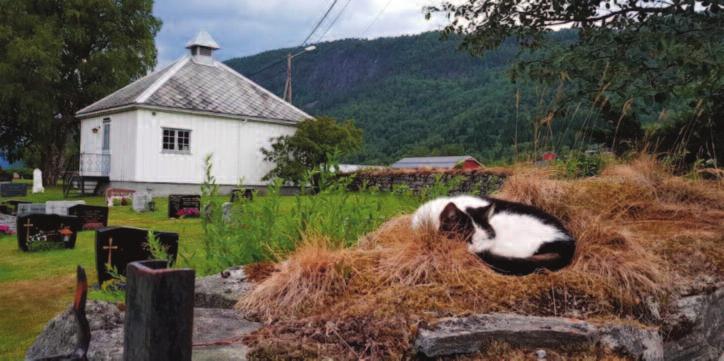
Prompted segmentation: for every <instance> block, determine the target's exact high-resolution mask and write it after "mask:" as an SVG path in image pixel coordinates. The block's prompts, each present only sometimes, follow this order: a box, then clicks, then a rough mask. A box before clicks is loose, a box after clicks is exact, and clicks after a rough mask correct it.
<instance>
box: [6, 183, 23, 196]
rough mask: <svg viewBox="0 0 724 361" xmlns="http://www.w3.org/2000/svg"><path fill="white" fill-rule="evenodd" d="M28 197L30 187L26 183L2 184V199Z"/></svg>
mask: <svg viewBox="0 0 724 361" xmlns="http://www.w3.org/2000/svg"><path fill="white" fill-rule="evenodd" d="M26 195H28V185H27V184H24V183H0V197H24V196H26Z"/></svg>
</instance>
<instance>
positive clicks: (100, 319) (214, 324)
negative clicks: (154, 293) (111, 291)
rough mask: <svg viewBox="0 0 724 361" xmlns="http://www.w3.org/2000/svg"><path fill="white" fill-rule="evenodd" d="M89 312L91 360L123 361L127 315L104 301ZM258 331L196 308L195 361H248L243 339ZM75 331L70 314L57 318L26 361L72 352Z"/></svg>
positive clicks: (236, 318) (230, 315) (227, 313)
mask: <svg viewBox="0 0 724 361" xmlns="http://www.w3.org/2000/svg"><path fill="white" fill-rule="evenodd" d="M86 312H87V317H88V321H89V323H90V329H91V343H90V347H89V349H88V360H89V361H121V360H123V322H124V318H125V312H123V311H121V310H119V309H118V307H117V306H116V305H115V304H112V303H108V302H102V301H89V302H88V304H87V306H86ZM259 327H261V324H259V323H256V322H250V321H247V320H245V319H243V318H242V317H241V316H240V315H239V314H238V313H237V312H236V311H234V310H226V309H205V308H196V309H194V335H193V343H194V348H193V354H192V359H193V360H195V361H202V360H242V361H243V360H246V353H247V351H248V350H247V348H246V346H244V345H243V344H242V343H241V339H242V337H244V336H245V335H247V334H249V333H251V332H253V331H255V330H257V329H258V328H259ZM76 328H77V327H76V323H75V318H74V317H73V315H72V313H70V312H69V311H66V312H63V313H61V314H60V315H58V316H56V317H55V318H54V319H52V320H51V321H50V322H48V324H47V325H46V326H45V329H44V330H43V332H42V333H41V334H40V335H39V336H38V337H37V338H36V339H35V342H34V343H33V345H32V346H31V347H30V349H28V352H27V353H26V355H25V358H26V360H32V359H35V358H38V357H44V356H50V355H56V354H60V353H67V352H70V351H72V350H73V349H74V347H75V337H76V333H77V330H76Z"/></svg>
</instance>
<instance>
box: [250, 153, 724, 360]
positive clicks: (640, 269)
mask: <svg viewBox="0 0 724 361" xmlns="http://www.w3.org/2000/svg"><path fill="white" fill-rule="evenodd" d="M496 196H498V197H500V198H503V199H507V200H513V201H519V202H523V203H528V204H533V205H535V206H538V207H540V208H542V209H544V210H546V211H548V212H550V213H552V214H554V215H556V216H558V217H559V218H560V219H561V220H563V222H564V223H565V225H566V226H567V227H568V228H569V230H570V231H571V233H572V234H573V235H574V236H575V237H576V239H577V242H578V243H577V252H576V256H575V259H574V261H573V263H572V265H571V266H569V267H567V268H566V269H564V270H561V271H559V272H540V273H536V274H532V275H529V276H524V277H511V276H504V275H500V274H497V273H495V272H493V271H491V270H490V269H489V268H488V267H486V265H485V264H484V263H482V262H481V261H480V260H479V259H478V258H477V257H476V256H475V255H472V254H470V253H468V252H467V249H466V245H465V244H464V243H463V242H461V241H458V240H451V239H447V238H445V237H442V236H440V235H439V234H437V233H436V232H434V231H432V230H422V231H413V230H412V229H411V228H410V218H409V216H401V217H397V218H394V219H392V220H390V221H389V222H387V223H386V224H384V225H383V226H381V227H380V228H379V229H378V230H376V231H375V232H372V233H371V234H368V235H366V236H364V237H362V238H361V239H360V240H359V242H358V245H357V246H356V247H352V248H335V247H333V246H331V245H333V244H336V243H335V242H331V241H330V240H328V239H324V238H322V237H315V236H313V235H312V236H308V237H307V238H306V239H305V241H304V243H303V245H301V246H300V247H299V248H298V249H297V250H296V251H295V252H294V253H293V254H291V255H290V256H289V258H288V259H287V260H286V261H284V262H283V263H281V264H278V265H277V269H278V271H276V272H273V273H271V274H270V275H269V277H268V278H266V279H265V280H264V281H262V282H261V283H259V284H258V286H257V287H256V288H255V289H254V290H253V291H252V292H251V293H250V294H248V295H247V296H245V297H244V298H242V299H241V300H240V301H239V303H238V305H237V308H238V309H239V310H241V311H242V312H243V313H245V314H246V315H247V316H249V317H255V318H258V319H260V320H263V321H264V322H266V324H267V326H266V327H264V328H263V329H262V330H260V331H258V332H257V333H255V334H253V335H252V336H250V337H249V338H248V339H247V342H249V343H251V344H252V345H253V346H254V351H253V352H252V356H253V357H256V358H259V359H268V358H271V359H286V358H305V359H306V358H322V357H325V356H333V357H334V358H335V359H359V358H366V359H402V358H407V357H409V356H410V354H409V352H410V347H411V342H412V341H413V338H414V335H415V334H416V331H417V328H418V327H420V325H424V324H425V323H427V322H431V321H433V320H434V319H435V318H438V317H443V316H452V315H465V314H471V313H486V312H517V313H521V314H533V315H546V316H566V317H576V318H592V319H596V320H624V321H625V322H637V323H643V324H649V325H656V324H657V323H659V322H660V319H659V318H658V317H657V315H658V314H659V312H660V310H658V309H652V307H651V305H652V304H663V305H665V304H666V300H668V299H670V297H671V295H674V294H676V293H677V292H679V293H680V292H682V291H681V290H683V289H686V288H687V287H690V285H691V282H692V280H693V279H694V278H695V277H698V276H700V275H707V276H709V277H710V278H712V279H715V280H722V279H724V276H723V271H722V270H723V269H724V251H722V250H721V244H722V241H723V240H724V188H723V187H722V184H721V183H717V182H706V181H692V180H685V179H682V178H677V177H674V176H672V175H671V174H670V173H669V172H667V171H666V170H665V169H663V168H662V167H661V166H660V165H659V164H657V163H656V162H655V161H653V160H651V159H649V158H645V157H642V158H641V159H637V160H635V161H633V162H631V163H630V164H626V165H614V166H611V167H609V168H607V169H606V170H604V172H603V173H602V175H601V176H598V177H591V178H585V179H579V180H561V179H556V177H555V174H553V173H551V172H545V171H541V170H539V169H530V168H518V169H516V173H515V174H514V175H512V176H511V177H509V178H508V179H507V181H506V183H505V184H504V186H503V188H502V189H501V190H500V192H499V193H498V194H497V195H496ZM511 352H512V351H511ZM511 355H512V354H511ZM481 357H482V356H481ZM483 359H485V358H483Z"/></svg>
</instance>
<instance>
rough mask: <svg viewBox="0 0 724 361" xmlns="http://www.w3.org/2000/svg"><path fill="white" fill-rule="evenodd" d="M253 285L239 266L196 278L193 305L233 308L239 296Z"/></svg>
mask: <svg viewBox="0 0 724 361" xmlns="http://www.w3.org/2000/svg"><path fill="white" fill-rule="evenodd" d="M252 287H253V283H251V282H249V281H248V280H247V278H246V274H245V273H244V269H243V268H242V267H241V266H238V267H232V268H229V269H227V270H226V271H223V272H220V273H217V274H214V275H211V276H207V277H199V278H197V279H196V286H195V290H194V293H195V294H194V306H195V307H204V308H233V307H234V305H235V304H236V302H237V301H239V298H241V296H242V295H243V294H245V293H246V292H249V291H250V290H251V289H252Z"/></svg>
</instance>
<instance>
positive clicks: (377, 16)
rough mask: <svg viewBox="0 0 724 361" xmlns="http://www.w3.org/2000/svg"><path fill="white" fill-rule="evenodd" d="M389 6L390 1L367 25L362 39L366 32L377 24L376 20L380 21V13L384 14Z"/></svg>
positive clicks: (390, 0)
mask: <svg viewBox="0 0 724 361" xmlns="http://www.w3.org/2000/svg"><path fill="white" fill-rule="evenodd" d="M390 4H392V0H389V1H387V4H385V6H384V7H382V9H381V10H380V12H378V13H377V15H376V16H375V18H374V19H372V22H371V23H370V24H369V25H367V28H365V31H363V32H362V36H361V37H362V38H364V37H365V36H367V32H368V31H370V29H371V28H372V25H374V24H375V23H376V22H377V20H379V19H380V16H382V13H384V12H385V10H387V8H388V7H389V6H390Z"/></svg>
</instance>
